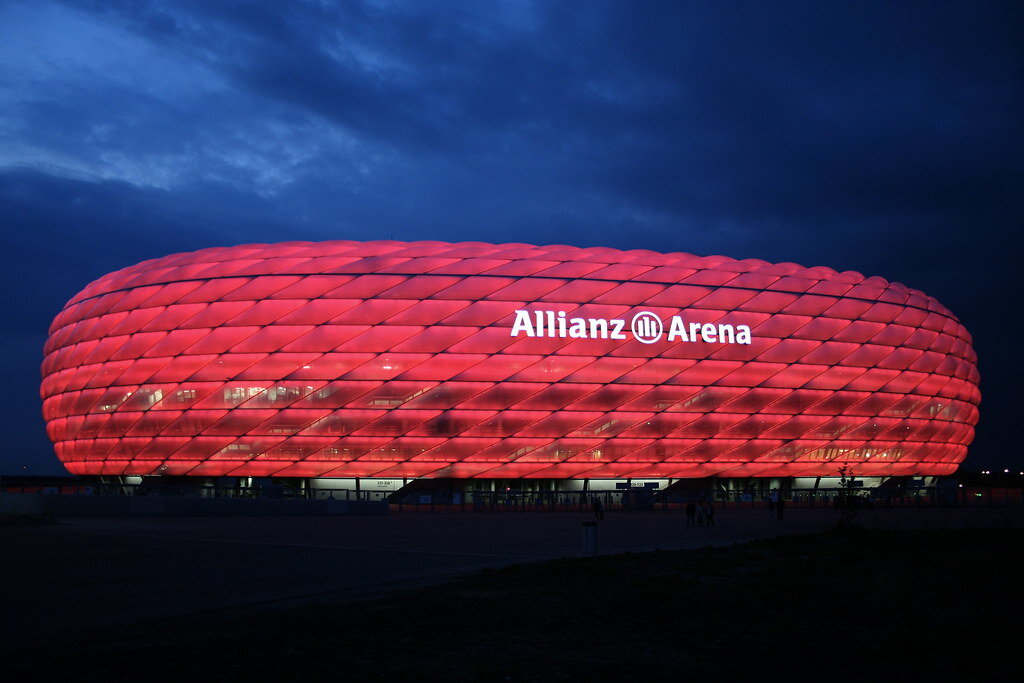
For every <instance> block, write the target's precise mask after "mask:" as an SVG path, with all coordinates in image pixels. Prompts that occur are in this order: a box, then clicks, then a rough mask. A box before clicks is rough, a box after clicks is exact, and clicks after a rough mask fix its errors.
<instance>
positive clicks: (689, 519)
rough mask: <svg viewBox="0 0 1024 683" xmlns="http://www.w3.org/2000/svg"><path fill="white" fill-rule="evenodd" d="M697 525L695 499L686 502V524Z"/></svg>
mask: <svg viewBox="0 0 1024 683" xmlns="http://www.w3.org/2000/svg"><path fill="white" fill-rule="evenodd" d="M696 525H697V506H696V505H694V503H693V501H690V502H689V503H687V504H686V526H696Z"/></svg>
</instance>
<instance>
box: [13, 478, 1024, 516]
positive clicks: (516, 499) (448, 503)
mask: <svg viewBox="0 0 1024 683" xmlns="http://www.w3.org/2000/svg"><path fill="white" fill-rule="evenodd" d="M3 491H4V492H7V493H44V494H49V495H54V494H59V495H65V496H90V495H101V496H129V497H141V496H154V497H156V496H159V497H173V498H203V499H225V502H227V500H226V499H247V500H288V499H291V500H306V501H346V502H348V501H354V502H358V501H364V502H377V503H384V502H387V503H388V508H389V509H390V510H391V511H392V512H406V511H419V512H444V511H457V512H517V511H518V512H570V511H581V510H593V509H594V506H595V502H596V503H597V504H599V505H600V507H601V508H603V509H604V510H675V511H681V510H683V509H685V507H686V505H687V504H688V503H691V502H692V503H700V502H702V501H711V502H713V503H714V504H715V506H717V507H719V508H720V509H745V508H747V509H756V508H769V507H770V506H771V505H772V500H771V494H770V493H765V492H761V491H757V492H752V491H742V490H732V491H726V490H717V491H701V490H692V489H690V490H672V489H669V490H666V491H658V490H655V489H640V488H633V489H625V490H603V491H522V490H514V489H510V490H504V491H449V490H413V491H397V492H395V491H374V490H369V491H367V490H362V491H359V490H351V489H296V488H287V487H280V486H270V487H267V486H252V487H241V486H235V487H225V486H196V485H194V486H185V485H181V486H161V487H153V486H147V485H131V484H120V483H104V484H95V485H91V486H55V487H47V486H13V487H12V486H5V487H4V488H3ZM776 495H777V496H778V497H779V498H781V499H782V501H783V504H784V505H785V506H786V508H787V509H794V508H795V509H801V508H828V507H837V506H841V505H847V506H849V505H853V506H857V507H862V508H864V509H872V508H906V507H916V508H922V507H944V508H973V507H1024V489H1021V488H980V487H932V488H925V487H922V488H915V489H906V490H900V489H885V488H879V489H853V490H846V491H844V490H840V489H818V490H810V489H790V490H782V491H779V492H778V493H777V494H776Z"/></svg>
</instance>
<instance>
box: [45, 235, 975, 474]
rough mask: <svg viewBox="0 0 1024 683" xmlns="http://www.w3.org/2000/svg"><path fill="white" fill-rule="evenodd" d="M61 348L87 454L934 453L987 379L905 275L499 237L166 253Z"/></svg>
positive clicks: (167, 464)
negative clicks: (902, 279)
mask: <svg viewBox="0 0 1024 683" xmlns="http://www.w3.org/2000/svg"><path fill="white" fill-rule="evenodd" d="M42 374H43V382H42V390H41V394H42V398H43V413H44V417H45V419H46V423H47V430H48V433H49V436H50V438H51V440H52V441H53V443H54V447H55V449H56V453H57V456H58V458H59V459H60V460H61V461H62V462H63V463H64V465H65V467H66V468H67V469H68V470H69V471H70V472H72V473H74V474H89V475H157V474H159V475H187V476H197V477H200V476H201V477H302V478H350V479H352V478H354V479H356V480H358V479H360V478H364V479H365V478H376V479H382V478H383V479H387V478H393V479H401V480H403V481H405V480H407V479H410V478H424V477H425V478H455V479H491V480H503V479H504V480H507V479H551V480H592V481H597V480H637V479H669V480H672V479H677V478H682V479H687V478H703V477H728V478H742V477H787V478H789V477H835V476H836V473H837V469H838V467H839V466H841V465H852V466H853V467H854V468H855V470H856V473H857V474H858V475H862V476H873V477H889V476H906V475H929V476H934V475H944V474H950V473H952V472H954V471H955V470H956V468H957V466H958V464H959V463H960V462H961V461H962V460H963V459H964V457H965V456H966V454H967V446H968V444H970V442H971V440H972V438H973V435H974V425H975V424H976V423H977V420H978V410H977V406H978V404H979V401H980V394H979V391H978V372H977V369H976V358H975V355H974V351H973V350H972V348H971V338H970V335H969V334H968V333H967V331H966V330H965V329H964V328H963V326H962V325H961V324H960V323H959V321H958V320H957V318H956V317H955V316H954V315H953V314H952V313H951V312H950V311H948V310H947V309H946V308H945V307H943V306H942V305H941V304H940V303H939V302H937V301H936V300H935V299H933V298H931V297H929V296H927V295H925V294H923V293H922V292H919V291H917V290H914V289H909V288H907V287H905V286H904V285H901V284H899V283H895V282H888V281H886V280H884V279H882V278H880V277H865V276H863V275H861V274H859V273H856V272H836V271H835V270H832V269H830V268H824V267H816V268H805V267H802V266H799V265H796V264H793V263H779V264H772V263H767V262H764V261H760V260H754V259H746V260H734V259H731V258H727V257H724V256H708V257H698V256H693V255H690V254H685V253H672V254H660V253H655V252H651V251H643V250H634V251H618V250H615V249H607V248H586V249H584V248H576V247H569V246H563V245H554V246H532V245H528V244H499V245H494V244H484V243H478V242H472V243H459V244H449V243H443V242H413V243H404V242H394V241H378V242H354V241H335V242H322V243H310V242H286V243H281V244H253V245H244V246H236V247H228V248H212V249H205V250H202V251H197V252H193V253H185V254H174V255H171V256H167V257H164V258H160V259H154V260H150V261H145V262H143V263H140V264H138V265H134V266H131V267H128V268H125V269H123V270H120V271H117V272H115V273H111V274H109V275H106V276H104V277H102V278H100V279H99V280H97V281H95V282H93V283H92V284H90V285H89V286H88V287H86V288H85V289H84V290H83V291H82V292H81V293H79V294H78V295H76V296H75V297H74V298H73V299H71V301H69V302H68V303H67V305H66V306H65V307H64V309H63V310H62V311H61V312H60V314H59V315H58V316H57V317H56V319H55V320H54V322H53V324H52V326H51V328H50V337H49V340H48V342H47V344H46V348H45V360H44V362H43V366H42Z"/></svg>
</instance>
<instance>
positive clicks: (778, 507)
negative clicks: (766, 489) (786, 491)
mask: <svg viewBox="0 0 1024 683" xmlns="http://www.w3.org/2000/svg"><path fill="white" fill-rule="evenodd" d="M785 509H786V501H785V500H783V499H782V496H779V502H778V503H776V504H775V519H782V511H783V510H785Z"/></svg>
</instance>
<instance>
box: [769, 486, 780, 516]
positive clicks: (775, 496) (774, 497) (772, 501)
mask: <svg viewBox="0 0 1024 683" xmlns="http://www.w3.org/2000/svg"><path fill="white" fill-rule="evenodd" d="M778 502H779V492H778V491H777V490H776V489H772V490H771V492H770V493H769V494H768V516H769V517H774V516H775V505H776V504H777V503H778Z"/></svg>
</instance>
